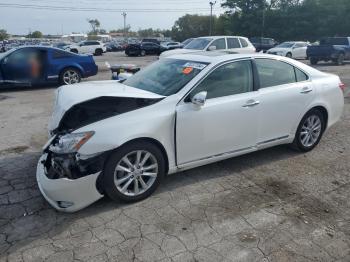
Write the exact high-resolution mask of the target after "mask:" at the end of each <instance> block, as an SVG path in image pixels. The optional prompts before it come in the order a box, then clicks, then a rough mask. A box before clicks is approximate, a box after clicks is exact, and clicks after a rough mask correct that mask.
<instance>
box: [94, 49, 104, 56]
mask: <svg viewBox="0 0 350 262" xmlns="http://www.w3.org/2000/svg"><path fill="white" fill-rule="evenodd" d="M102 53H103V51H102V49H96V50H95V55H96V56H101V55H102Z"/></svg>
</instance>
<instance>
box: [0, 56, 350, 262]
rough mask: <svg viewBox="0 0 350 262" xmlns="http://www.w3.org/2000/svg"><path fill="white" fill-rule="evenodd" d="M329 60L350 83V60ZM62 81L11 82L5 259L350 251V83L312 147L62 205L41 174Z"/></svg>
mask: <svg viewBox="0 0 350 262" xmlns="http://www.w3.org/2000/svg"><path fill="white" fill-rule="evenodd" d="M156 59H157V58H156V57H142V58H138V57H135V58H127V57H125V56H124V55H122V54H120V53H112V54H106V55H104V56H102V57H98V58H97V59H96V60H97V63H98V64H99V65H100V66H101V67H102V66H103V64H104V62H105V61H108V62H109V63H111V64H114V63H135V64H138V65H140V66H144V65H146V64H148V63H150V62H152V61H155V60H156ZM317 68H318V69H320V70H323V71H327V72H330V73H336V74H339V75H340V76H341V78H342V79H343V81H344V82H345V83H346V84H347V86H350V74H349V70H350V65H349V64H348V65H345V66H341V67H339V66H333V65H331V64H322V65H319V66H317ZM110 76H111V74H110V72H108V71H102V72H100V73H99V74H98V75H97V76H95V77H93V78H90V79H89V80H93V79H94V80H96V79H109V78H110ZM54 91H55V87H50V88H40V89H23V88H22V89H16V90H11V91H10V90H5V91H2V92H1V93H0V108H1V110H0V119H1V122H0V138H1V139H0V261H1V262H3V261H108V260H110V261H123V262H124V261H276V262H277V261H278V262H280V261H282V262H283V261H327V262H328V261H339V262H340V261H343V262H348V261H350V203H349V199H350V173H349V170H350V136H349V131H348V130H349V129H350V96H349V91H350V90H349V89H348V90H347V92H346V98H345V102H346V105H345V110H344V116H343V119H342V121H340V122H339V123H338V124H336V125H335V126H334V127H333V128H332V129H330V130H329V131H328V132H327V133H326V134H325V136H324V138H323V140H322V142H321V144H320V145H319V146H318V147H317V148H316V149H315V150H314V151H313V152H311V153H308V154H300V153H296V152H294V151H292V150H290V149H289V148H287V147H285V146H280V147H275V148H271V149H268V150H264V151H260V152H256V153H253V154H249V155H245V156H241V157H238V158H233V159H229V160H226V161H222V162H219V163H215V164H211V165H207V166H204V167H200V168H196V169H193V170H189V171H186V172H181V173H178V174H174V175H172V176H169V177H167V178H166V179H165V180H164V183H163V184H162V185H161V187H160V188H159V189H158V190H157V191H156V193H155V194H154V195H153V196H151V197H150V198H148V199H146V200H144V201H142V202H139V203H136V204H130V205H126V204H123V203H114V202H112V201H110V200H109V199H107V198H104V199H101V200H100V201H98V202H97V203H95V204H93V205H92V206H90V207H88V208H86V209H85V210H82V211H80V212H77V213H75V214H64V213H59V212H56V211H55V210H54V209H52V208H51V207H50V206H49V205H48V204H47V203H46V202H45V201H44V199H43V198H42V197H41V195H40V193H39V190H38V188H37V185H36V181H35V168H36V163H37V160H38V157H39V155H40V148H41V146H42V145H43V144H44V143H45V142H46V139H47V129H46V125H47V122H48V119H49V116H50V114H51V107H52V103H53V93H54Z"/></svg>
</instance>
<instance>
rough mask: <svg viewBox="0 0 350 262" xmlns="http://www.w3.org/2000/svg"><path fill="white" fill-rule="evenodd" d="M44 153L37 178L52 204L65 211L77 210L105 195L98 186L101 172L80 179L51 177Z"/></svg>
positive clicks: (43, 193) (39, 163)
mask: <svg viewBox="0 0 350 262" xmlns="http://www.w3.org/2000/svg"><path fill="white" fill-rule="evenodd" d="M46 158H47V154H46V153H44V154H43V155H42V156H41V157H40V159H39V162H38V166H37V171H36V178H37V182H38V186H39V189H40V191H41V193H42V195H43V196H44V198H45V199H46V200H47V202H49V203H50V205H51V206H53V207H54V208H55V209H57V210H59V211H63V212H75V211H78V210H80V209H83V208H84V207H87V206H89V205H91V204H92V203H94V202H96V201H97V200H99V199H100V198H102V197H103V195H101V194H100V193H99V192H98V190H97V188H96V181H97V178H98V176H99V175H100V173H101V172H97V173H95V174H90V175H88V176H84V177H81V178H78V179H74V180H72V179H68V178H59V179H49V178H48V177H47V176H46V168H45V166H44V164H43V163H44V162H45V160H46Z"/></svg>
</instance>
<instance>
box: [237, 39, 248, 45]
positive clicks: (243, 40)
mask: <svg viewBox="0 0 350 262" xmlns="http://www.w3.org/2000/svg"><path fill="white" fill-rule="evenodd" d="M239 41H241V45H242V47H247V46H248V43H247V41H246V40H245V39H243V38H240V39H239Z"/></svg>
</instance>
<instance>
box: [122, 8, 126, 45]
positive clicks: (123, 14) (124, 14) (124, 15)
mask: <svg viewBox="0 0 350 262" xmlns="http://www.w3.org/2000/svg"><path fill="white" fill-rule="evenodd" d="M122 16H123V17H124V39H125V37H126V13H125V12H123V13H122Z"/></svg>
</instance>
